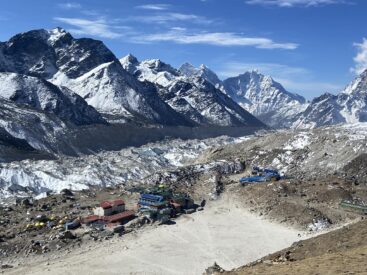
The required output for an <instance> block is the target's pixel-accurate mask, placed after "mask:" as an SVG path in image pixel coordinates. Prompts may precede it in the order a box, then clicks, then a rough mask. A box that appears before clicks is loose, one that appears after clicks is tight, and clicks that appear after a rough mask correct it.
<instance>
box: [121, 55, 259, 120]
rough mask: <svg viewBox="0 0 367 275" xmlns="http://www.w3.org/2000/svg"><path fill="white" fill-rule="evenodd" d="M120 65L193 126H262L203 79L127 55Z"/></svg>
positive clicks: (168, 66)
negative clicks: (155, 89) (155, 90)
mask: <svg viewBox="0 0 367 275" xmlns="http://www.w3.org/2000/svg"><path fill="white" fill-rule="evenodd" d="M120 62H121V64H122V66H123V67H124V68H125V69H126V70H128V71H129V72H130V73H131V74H133V75H134V76H136V77H137V78H138V79H139V80H140V81H149V82H151V83H154V84H155V85H156V86H157V87H158V89H159V94H160V97H161V98H162V99H163V100H164V101H165V102H166V103H168V104H169V105H170V106H171V107H172V108H173V109H174V110H175V111H177V112H178V113H180V114H182V115H183V116H185V117H187V118H189V119H190V120H191V121H192V122H193V123H195V124H197V125H218V126H260V127H261V126H263V123H261V122H260V121H259V120H257V119H256V118H255V117H253V116H252V115H251V114H249V113H248V112H247V111H245V110H244V109H243V108H241V107H240V106H239V105H238V104H236V103H235V102H234V101H233V100H232V99H231V98H229V97H228V96H227V95H225V94H224V93H222V92H221V91H220V90H219V89H217V88H216V87H215V86H214V85H213V84H212V83H211V82H210V81H208V80H206V78H204V77H200V76H197V75H194V76H191V75H190V76H187V75H183V74H182V73H181V72H180V71H178V70H176V69H174V68H172V67H171V66H170V65H168V64H165V63H164V62H162V61H160V60H155V59H153V60H146V61H143V62H138V61H137V59H136V58H135V57H133V56H131V55H129V56H127V57H124V58H122V59H121V60H120Z"/></svg>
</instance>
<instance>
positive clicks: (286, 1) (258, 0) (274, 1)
mask: <svg viewBox="0 0 367 275" xmlns="http://www.w3.org/2000/svg"><path fill="white" fill-rule="evenodd" d="M246 3H247V4H251V5H263V6H278V7H289V8H290V7H297V6H301V7H302V6H303V7H316V6H322V5H331V4H344V3H346V2H345V0H247V1H246Z"/></svg>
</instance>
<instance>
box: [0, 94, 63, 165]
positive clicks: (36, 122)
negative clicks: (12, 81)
mask: <svg viewBox="0 0 367 275" xmlns="http://www.w3.org/2000/svg"><path fill="white" fill-rule="evenodd" d="M66 129H67V125H66V124H65V123H64V122H63V121H62V120H61V119H60V118H59V117H58V116H57V115H55V114H53V113H45V112H43V111H41V110H36V109H34V108H31V107H29V106H27V105H23V104H18V103H15V102H13V101H9V100H6V99H4V98H2V97H0V132H1V133H2V134H1V135H0V136H1V139H0V143H2V142H4V141H5V145H11V144H12V143H13V142H14V141H16V144H14V143H13V145H14V146H15V147H16V148H18V149H19V147H18V145H19V144H21V148H28V149H30V148H32V149H33V150H39V151H41V152H48V153H51V152H56V151H57V150H56V147H57V146H61V147H62V146H63V144H59V145H57V144H58V138H57V136H63V135H64V133H65V130H66ZM1 141H2V142H1ZM3 145H4V144H3ZM30 151H32V150H30ZM6 157H11V156H6ZM0 158H3V156H2V155H0Z"/></svg>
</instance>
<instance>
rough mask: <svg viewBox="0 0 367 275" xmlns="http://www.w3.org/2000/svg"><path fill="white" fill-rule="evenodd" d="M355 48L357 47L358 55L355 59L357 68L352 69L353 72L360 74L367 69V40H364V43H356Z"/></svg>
mask: <svg viewBox="0 0 367 275" xmlns="http://www.w3.org/2000/svg"><path fill="white" fill-rule="evenodd" d="M354 46H355V47H357V49H358V53H357V55H356V56H355V57H354V62H355V63H356V64H355V67H354V68H352V71H353V72H355V73H357V74H360V73H362V72H363V71H364V70H366V69H367V39H366V38H363V42H362V43H354Z"/></svg>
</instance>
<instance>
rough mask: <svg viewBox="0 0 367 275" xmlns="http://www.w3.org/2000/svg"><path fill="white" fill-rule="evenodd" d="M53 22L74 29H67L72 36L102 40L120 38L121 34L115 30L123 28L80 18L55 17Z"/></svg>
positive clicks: (101, 21) (103, 21)
mask: <svg viewBox="0 0 367 275" xmlns="http://www.w3.org/2000/svg"><path fill="white" fill-rule="evenodd" d="M54 20H55V21H58V22H61V23H65V24H68V25H71V26H73V27H76V28H75V29H69V31H70V32H71V33H74V34H82V35H93V36H98V37H103V38H118V37H121V36H122V34H121V33H119V32H117V31H116V30H118V29H121V28H123V27H122V26H114V25H111V24H109V23H108V22H107V21H106V20H105V19H97V20H88V19H81V18H65V17H55V18H54Z"/></svg>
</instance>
